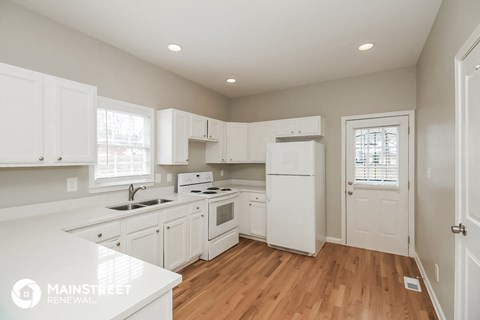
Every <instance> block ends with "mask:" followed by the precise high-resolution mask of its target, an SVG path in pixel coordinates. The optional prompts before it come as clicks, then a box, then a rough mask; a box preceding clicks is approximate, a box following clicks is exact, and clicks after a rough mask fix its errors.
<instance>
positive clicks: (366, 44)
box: [358, 43, 373, 51]
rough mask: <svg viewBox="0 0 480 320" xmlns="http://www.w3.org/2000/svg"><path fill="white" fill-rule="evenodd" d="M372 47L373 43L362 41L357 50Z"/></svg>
mask: <svg viewBox="0 0 480 320" xmlns="http://www.w3.org/2000/svg"><path fill="white" fill-rule="evenodd" d="M372 48H373V43H364V44H362V45H361V46H360V47H358V50H360V51H365V50H370V49H372Z"/></svg>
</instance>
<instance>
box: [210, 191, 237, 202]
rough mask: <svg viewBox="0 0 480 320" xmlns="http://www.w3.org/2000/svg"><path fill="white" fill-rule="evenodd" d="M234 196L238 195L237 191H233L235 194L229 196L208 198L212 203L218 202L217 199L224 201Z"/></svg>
mask: <svg viewBox="0 0 480 320" xmlns="http://www.w3.org/2000/svg"><path fill="white" fill-rule="evenodd" d="M236 197H238V193H235V194H233V195H230V196H225V197H219V198H213V199H210V200H209V202H210V203H214V202H219V201H225V200H229V199H233V198H236Z"/></svg>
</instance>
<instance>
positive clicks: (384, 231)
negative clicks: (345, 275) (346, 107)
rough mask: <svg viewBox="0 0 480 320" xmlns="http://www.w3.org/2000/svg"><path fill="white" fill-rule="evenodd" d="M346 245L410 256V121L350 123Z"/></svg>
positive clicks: (393, 120)
mask: <svg viewBox="0 0 480 320" xmlns="http://www.w3.org/2000/svg"><path fill="white" fill-rule="evenodd" d="M346 139H347V141H346V148H347V149H346V181H345V184H346V185H345V190H346V193H347V194H346V208H347V210H346V220H347V244H348V245H350V246H354V247H360V248H366V249H371V250H377V251H382V252H389V253H394V254H400V255H408V253H409V252H408V226H409V223H408V222H409V221H408V219H409V212H408V201H409V199H408V176H409V174H408V170H409V168H408V152H409V147H408V143H409V142H408V141H409V139H408V116H398V117H386V118H376V119H364V120H349V121H347V124H346Z"/></svg>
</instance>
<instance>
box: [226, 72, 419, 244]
mask: <svg viewBox="0 0 480 320" xmlns="http://www.w3.org/2000/svg"><path fill="white" fill-rule="evenodd" d="M415 90H416V85H415V67H407V68H400V69H395V70H390V71H385V72H378V73H373V74H368V75H364V76H359V77H354V78H349V79H343V80H338V81H331V82H324V83H318V84H314V85H309V86H303V87H298V88H293V89H288V90H282V91H276V92H271V93H265V94H259V95H254V96H249V97H243V98H235V99H232V102H231V108H232V109H231V120H232V121H261V120H274V119H282V118H291V117H302V116H311V115H319V114H320V115H322V116H323V117H324V120H325V137H324V138H322V142H323V143H325V148H326V172H327V175H326V184H327V200H326V202H327V203H326V205H327V234H328V236H330V237H334V238H340V237H341V224H340V183H341V181H340V175H341V168H340V143H341V141H340V140H341V117H342V116H346V115H356V114H367V113H376V112H388V111H399V110H408V109H415V98H416V92H415ZM231 177H232V178H237V179H254V180H264V179H265V170H264V166H262V165H232V166H231Z"/></svg>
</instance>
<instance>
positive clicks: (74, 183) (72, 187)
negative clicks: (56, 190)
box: [67, 177, 78, 192]
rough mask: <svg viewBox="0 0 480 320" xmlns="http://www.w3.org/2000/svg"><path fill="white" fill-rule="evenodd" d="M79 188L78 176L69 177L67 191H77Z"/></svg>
mask: <svg viewBox="0 0 480 320" xmlns="http://www.w3.org/2000/svg"><path fill="white" fill-rule="evenodd" d="M77 190H78V178H77V177H73V178H67V192H75V191H77Z"/></svg>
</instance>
